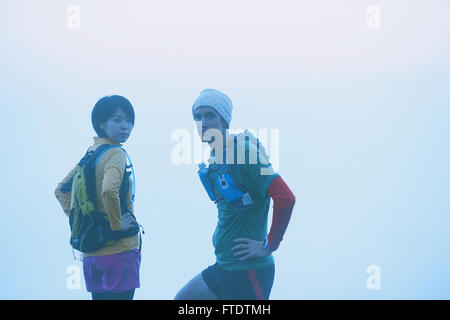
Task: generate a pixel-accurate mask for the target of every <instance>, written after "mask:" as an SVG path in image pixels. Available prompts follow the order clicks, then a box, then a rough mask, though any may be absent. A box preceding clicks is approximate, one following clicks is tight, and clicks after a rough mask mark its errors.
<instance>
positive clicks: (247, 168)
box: [209, 142, 278, 271]
mask: <svg viewBox="0 0 450 320" xmlns="http://www.w3.org/2000/svg"><path fill="white" fill-rule="evenodd" d="M235 150H236V148H235ZM249 150H250V151H257V148H256V146H255V145H252V144H250V146H249V143H248V142H247V143H246V146H245V153H246V159H245V162H244V164H232V165H231V166H230V170H231V175H232V178H233V180H234V183H235V184H236V185H239V186H242V187H243V188H245V189H246V190H248V191H249V192H250V193H251V194H252V196H253V201H254V206H253V207H251V208H250V209H248V210H246V211H243V212H234V211H233V210H232V209H231V208H230V207H229V206H228V204H227V202H226V200H225V199H224V198H223V197H221V194H220V191H219V189H218V186H217V183H216V179H217V176H218V175H219V173H218V172H217V170H214V169H210V175H209V177H210V184H211V187H212V189H213V192H214V195H215V197H216V199H219V200H217V209H218V222H217V226H216V229H215V232H214V235H213V245H214V248H215V255H216V259H217V263H218V264H219V265H220V266H221V267H222V268H224V269H225V270H228V271H236V270H251V269H259V268H264V267H267V266H270V265H272V264H273V263H274V259H273V256H272V254H270V255H268V256H266V257H262V258H252V259H247V260H244V261H240V260H239V257H235V256H234V251H233V250H232V248H233V247H234V246H235V245H237V244H238V243H236V242H234V240H235V239H238V238H248V239H253V240H258V241H263V240H264V239H265V237H266V236H267V218H268V213H269V208H270V197H269V196H268V195H267V189H268V188H269V186H270V184H271V182H272V180H273V179H275V178H276V177H277V176H278V174H277V173H276V172H275V171H274V170H273V169H272V166H271V165H270V163H269V162H268V161H267V162H266V161H264V160H260V158H262V157H259V152H260V151H259V150H258V151H257V152H258V161H256V163H254V164H250V163H251V162H249V157H248V153H249ZM235 158H236V153H235ZM264 159H265V158H264ZM254 162H255V161H254ZM235 163H236V162H235ZM262 168H264V169H263V171H264V174H261V169H262ZM267 173H269V174H267Z"/></svg>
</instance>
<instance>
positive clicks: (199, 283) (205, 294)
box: [175, 273, 219, 300]
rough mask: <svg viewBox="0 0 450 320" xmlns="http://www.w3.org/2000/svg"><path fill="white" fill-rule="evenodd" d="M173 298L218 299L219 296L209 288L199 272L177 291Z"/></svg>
mask: <svg viewBox="0 0 450 320" xmlns="http://www.w3.org/2000/svg"><path fill="white" fill-rule="evenodd" d="M175 300H219V298H218V297H217V296H216V295H215V294H214V293H213V292H212V291H211V290H209V288H208V286H207V285H206V283H205V281H203V276H202V274H201V273H199V274H198V275H196V276H195V277H194V278H193V279H192V280H191V281H189V282H188V283H187V284H186V285H185V286H184V287H183V288H181V290H180V291H178V293H177V295H176V296H175Z"/></svg>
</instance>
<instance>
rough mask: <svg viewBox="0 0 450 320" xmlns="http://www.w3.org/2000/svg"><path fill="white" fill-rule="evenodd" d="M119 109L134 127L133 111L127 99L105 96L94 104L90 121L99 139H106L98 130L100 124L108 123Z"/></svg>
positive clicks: (100, 130)
mask: <svg viewBox="0 0 450 320" xmlns="http://www.w3.org/2000/svg"><path fill="white" fill-rule="evenodd" d="M119 108H120V109H121V110H122V111H123V112H124V113H125V114H126V115H127V116H128V117H129V119H130V120H131V123H132V124H133V126H134V109H133V106H132V104H131V102H130V101H128V99H127V98H125V97H122V96H119V95H113V96H106V97H103V98H101V99H100V100H98V101H97V103H96V104H95V106H94V109H92V113H91V120H92V126H93V127H94V130H95V132H96V133H97V135H98V136H99V137H100V138H107V136H106V134H105V133H104V132H103V130H102V129H100V124H102V123H105V122H106V121H108V119H110V118H111V117H112V115H113V114H114V113H115V112H116V111H117V109H119Z"/></svg>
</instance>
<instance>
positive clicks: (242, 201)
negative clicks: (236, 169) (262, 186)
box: [210, 164, 254, 212]
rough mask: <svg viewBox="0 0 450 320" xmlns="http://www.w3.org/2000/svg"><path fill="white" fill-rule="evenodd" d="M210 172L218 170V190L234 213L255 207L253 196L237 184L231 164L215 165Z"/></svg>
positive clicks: (216, 179) (216, 180)
mask: <svg viewBox="0 0 450 320" xmlns="http://www.w3.org/2000/svg"><path fill="white" fill-rule="evenodd" d="M210 170H217V175H216V178H215V182H216V184H217V188H218V190H219V192H220V194H221V196H222V197H223V198H224V199H225V201H226V203H227V204H228V206H229V207H230V208H231V209H232V210H233V211H235V212H242V211H246V210H248V209H250V208H252V207H253V206H254V197H253V195H252V194H251V193H250V192H249V191H248V190H246V189H245V188H244V187H242V186H240V185H238V184H237V183H236V182H235V180H234V179H233V176H232V174H231V167H230V165H229V164H214V165H212V166H211V168H210Z"/></svg>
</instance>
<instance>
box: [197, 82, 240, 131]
mask: <svg viewBox="0 0 450 320" xmlns="http://www.w3.org/2000/svg"><path fill="white" fill-rule="evenodd" d="M199 107H211V108H213V109H214V110H216V111H217V113H218V114H220V115H221V116H222V118H223V119H224V120H225V122H226V123H227V125H228V127H229V126H230V122H231V111H232V110H233V104H232V103H231V100H230V98H228V96H227V95H226V94H224V93H222V92H220V91H219V90H215V89H205V90H203V91H202V92H200V94H199V96H198V98H197V99H196V100H195V102H194V105H193V106H192V115H193V116H195V110H196V109H197V108H199Z"/></svg>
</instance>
